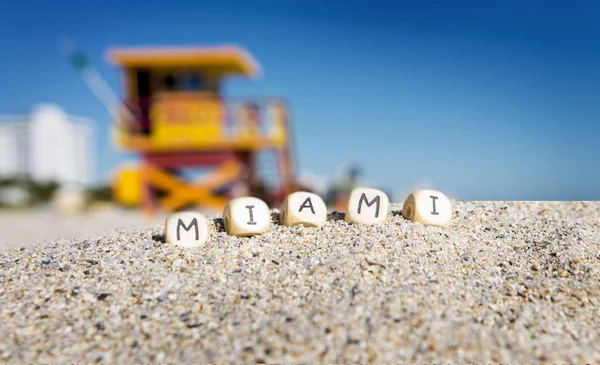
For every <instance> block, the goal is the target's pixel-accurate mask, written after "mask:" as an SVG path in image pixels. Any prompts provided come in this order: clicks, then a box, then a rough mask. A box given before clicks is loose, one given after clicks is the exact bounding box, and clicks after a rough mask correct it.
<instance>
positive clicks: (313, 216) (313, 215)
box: [279, 191, 327, 227]
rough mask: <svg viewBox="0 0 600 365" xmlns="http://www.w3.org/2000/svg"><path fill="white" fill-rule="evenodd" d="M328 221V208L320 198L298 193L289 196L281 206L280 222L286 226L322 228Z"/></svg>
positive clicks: (310, 194)
mask: <svg viewBox="0 0 600 365" xmlns="http://www.w3.org/2000/svg"><path fill="white" fill-rule="evenodd" d="M326 221H327V206H326V205H325V202H324V201H323V199H321V197H320V196H318V195H317V194H313V193H308V192H304V191H298V192H295V193H292V194H290V195H288V196H287V197H286V198H285V200H284V201H283V204H282V205H281V213H280V214H279V222H280V223H281V224H283V225H286V226H295V225H299V224H301V225H303V226H305V227H321V226H323V225H324V224H325V222H326Z"/></svg>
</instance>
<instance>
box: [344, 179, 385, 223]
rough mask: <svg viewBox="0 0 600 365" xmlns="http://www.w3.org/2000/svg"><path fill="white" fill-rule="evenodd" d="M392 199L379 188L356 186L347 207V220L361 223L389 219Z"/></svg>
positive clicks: (381, 221) (380, 221) (379, 221)
mask: <svg viewBox="0 0 600 365" xmlns="http://www.w3.org/2000/svg"><path fill="white" fill-rule="evenodd" d="M389 205H390V201H389V199H388V197H387V195H386V194H385V193H384V192H383V191H381V190H377V189H368V188H356V189H353V190H352V192H351V193H350V199H349V200H348V207H347V208H346V217H345V220H346V222H353V223H360V224H377V223H383V222H385V221H386V219H387V214H388V209H389Z"/></svg>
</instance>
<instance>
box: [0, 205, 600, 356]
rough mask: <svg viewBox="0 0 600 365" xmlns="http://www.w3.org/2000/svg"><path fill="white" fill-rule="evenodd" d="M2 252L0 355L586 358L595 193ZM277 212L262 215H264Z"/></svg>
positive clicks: (596, 255) (595, 256)
mask: <svg viewBox="0 0 600 365" xmlns="http://www.w3.org/2000/svg"><path fill="white" fill-rule="evenodd" d="M453 204H454V207H455V210H456V212H455V214H454V217H453V223H452V227H451V228H449V229H443V228H438V227H429V226H423V225H421V224H417V223H412V222H409V221H407V220H405V219H404V218H402V217H401V216H400V215H399V214H398V213H399V210H400V205H392V212H390V214H389V217H388V221H387V223H385V224H383V225H378V226H361V225H353V224H348V223H345V222H344V221H343V220H342V217H343V214H341V213H333V214H330V216H329V219H328V223H327V225H326V226H325V227H323V228H318V229H315V228H303V227H294V228H288V227H282V226H278V225H274V226H273V229H272V231H271V232H269V233H266V234H264V235H262V236H255V237H251V238H234V237H229V236H227V235H226V234H225V233H223V232H222V228H221V226H220V220H218V219H215V220H213V225H212V227H211V229H212V230H213V233H212V238H211V239H210V240H209V242H208V243H207V244H206V246H205V247H202V248H198V249H182V248H179V247H176V246H172V245H168V244H165V243H163V242H162V237H161V235H160V234H161V230H162V227H161V226H160V225H153V226H148V227H146V228H145V229H141V230H127V229H124V230H118V231H111V232H106V233H105V234H104V235H102V236H97V237H88V238H86V239H78V240H75V241H66V240H62V241H57V242H53V243H48V244H46V245H41V246H36V247H31V248H22V249H17V250H10V251H6V252H2V253H0V333H1V334H2V336H1V337H0V362H217V363H223V362H295V363H297V362H378V363H379V362H478V363H483V362H511V363H514V362H518V363H524V362H535V363H538V362H596V363H597V362H600V275H599V274H600V265H599V264H600V202H593V203H592V202H589V203H585V202H572V203H571V202H569V203H549V202H543V203H541V202H530V203H523V202H453ZM273 217H274V220H276V218H275V217H276V216H275V214H274V215H273Z"/></svg>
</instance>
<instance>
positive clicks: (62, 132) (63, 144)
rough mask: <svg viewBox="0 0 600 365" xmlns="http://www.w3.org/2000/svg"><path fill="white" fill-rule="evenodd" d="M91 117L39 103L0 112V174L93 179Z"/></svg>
mask: <svg viewBox="0 0 600 365" xmlns="http://www.w3.org/2000/svg"><path fill="white" fill-rule="evenodd" d="M94 142H95V141H94V129H93V123H92V121H91V120H89V119H86V118H81V117H74V116H69V115H67V114H66V113H65V112H64V111H63V110H62V109H61V108H60V107H58V106H56V105H40V106H37V107H35V108H34V109H33V111H32V113H31V114H30V115H8V116H0V177H13V176H24V175H27V176H29V177H31V178H32V179H33V180H35V181H39V182H49V181H56V182H58V183H59V184H61V185H70V186H72V185H76V186H89V185H90V184H92V183H93V182H94V178H95V176H94V172H95V162H96V157H95V148H94Z"/></svg>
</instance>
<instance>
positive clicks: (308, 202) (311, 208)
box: [298, 197, 315, 214]
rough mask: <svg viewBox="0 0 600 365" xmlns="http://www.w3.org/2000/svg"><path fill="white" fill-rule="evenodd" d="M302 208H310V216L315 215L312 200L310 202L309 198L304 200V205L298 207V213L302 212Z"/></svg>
mask: <svg viewBox="0 0 600 365" xmlns="http://www.w3.org/2000/svg"><path fill="white" fill-rule="evenodd" d="M304 208H310V211H311V212H312V214H315V208H313V204H312V200H310V197H308V198H306V200H305V201H304V203H302V205H301V206H300V210H298V212H302V209H304Z"/></svg>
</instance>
